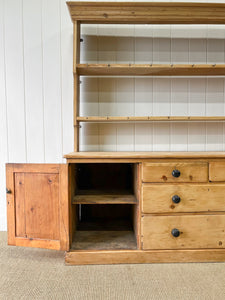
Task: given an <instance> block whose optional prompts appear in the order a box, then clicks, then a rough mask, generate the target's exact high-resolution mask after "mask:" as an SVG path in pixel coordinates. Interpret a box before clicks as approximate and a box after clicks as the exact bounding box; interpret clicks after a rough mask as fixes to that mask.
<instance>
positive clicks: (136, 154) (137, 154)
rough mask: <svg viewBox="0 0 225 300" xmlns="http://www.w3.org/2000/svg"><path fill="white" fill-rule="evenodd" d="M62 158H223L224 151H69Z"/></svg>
mask: <svg viewBox="0 0 225 300" xmlns="http://www.w3.org/2000/svg"><path fill="white" fill-rule="evenodd" d="M64 158H67V159H68V160H70V159H71V160H73V159H75V160H82V159H84V160H85V161H87V160H89V161H91V160H92V159H95V160H97V159H99V160H100V161H101V162H104V161H105V160H121V159H123V160H125V159H128V160H129V161H130V160H132V159H135V160H137V161H139V160H143V159H155V158H156V159H161V158H171V159H179V158H184V159H185V158H187V159H188V158H191V159H207V158H225V152H222V151H218V152H217V151H213V152H209V151H199V152H198V151H195V152H193V151H190V152H188V151H184V152H180V151H179V152H178V151H177V152H175V151H164V152H162V151H155V152H153V151H152V152H151V151H133V152H125V151H124V152H119V151H118V152H88V151H87V152H86V151H83V152H71V153H68V154H66V155H64Z"/></svg>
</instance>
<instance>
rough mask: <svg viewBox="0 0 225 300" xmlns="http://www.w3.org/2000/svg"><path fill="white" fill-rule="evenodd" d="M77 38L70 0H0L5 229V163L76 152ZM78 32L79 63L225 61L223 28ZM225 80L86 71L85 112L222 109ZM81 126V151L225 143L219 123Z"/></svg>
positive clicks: (0, 223) (2, 209)
mask: <svg viewBox="0 0 225 300" xmlns="http://www.w3.org/2000/svg"><path fill="white" fill-rule="evenodd" d="M142 1H143V0H142ZM163 1H165V0H163ZM152 2H157V1H152ZM168 2H176V1H168ZM183 2H215V1H213V0H212V1H199V0H198V1H193V0H191V1H187V0H186V1H183ZM216 2H222V3H225V0H223V1H222V0H221V1H216ZM72 35H73V28H72V23H71V20H70V16H69V12H68V9H67V7H66V4H65V0H0V230H6V199H5V163H6V162H21V163H31V162H33V163H38V162H39V163H62V162H65V161H64V160H63V154H66V153H69V152H71V151H72V150H73V101H72V99H73V76H72ZM81 35H82V38H83V42H82V43H81V62H87V63H98V62H105V63H145V62H148V63H171V64H172V63H225V26H221V25H218V26H215V25H210V26H209V25H208V26H207V25H198V26H197V25H196V26H195V25H190V26H186V25H161V26H157V25H130V26H128V25H123V26H121V25H83V26H82V34H81ZM224 84H225V81H224V78H221V77H218V78H215V77H214V78H212V77H210V78H206V77H198V78H194V77H182V78H177V77H172V78H169V77H160V78H159V77H98V78H97V77H82V78H81V84H80V88H81V106H80V114H81V115H82V116H88V115H92V116H104V115H113V116H130V115H135V116H151V115H152V116H157V115H201V116H208V115H213V116H216V115H225V93H224ZM80 133H81V139H80V142H81V143H80V150H81V151H207V150H211V151H224V150H225V134H224V133H225V124H224V123H219V122H210V123H204V122H192V123H185V122H179V123H169V124H168V123H163V122H161V123H160V122H159V123H131V124H126V123H121V124H118V123H116V124H113V123H110V124H82V128H81V129H80Z"/></svg>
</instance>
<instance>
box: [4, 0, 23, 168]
mask: <svg viewBox="0 0 225 300" xmlns="http://www.w3.org/2000/svg"><path fill="white" fill-rule="evenodd" d="M4 4H5V7H4V14H5V17H4V21H5V26H4V28H5V34H4V36H5V66H6V73H5V81H6V99H7V116H8V119H7V126H8V146H9V148H8V151H9V156H8V159H9V161H13V162H26V159H27V156H26V130H25V120H26V118H25V104H24V60H23V26H22V23H23V11H22V1H21V0H18V1H13V0H7V1H4Z"/></svg>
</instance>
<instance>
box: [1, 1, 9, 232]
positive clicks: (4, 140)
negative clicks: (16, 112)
mask: <svg viewBox="0 0 225 300" xmlns="http://www.w3.org/2000/svg"><path fill="white" fill-rule="evenodd" d="M4 36H5V32H4V3H3V1H0V231H1V230H5V229H6V194H5V185H6V182H5V164H4V162H5V161H7V160H8V137H7V133H8V130H7V98H6V89H5V85H6V82H5V49H4Z"/></svg>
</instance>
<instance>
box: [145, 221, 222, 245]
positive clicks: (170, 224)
mask: <svg viewBox="0 0 225 300" xmlns="http://www.w3.org/2000/svg"><path fill="white" fill-rule="evenodd" d="M141 225H142V229H141V230H142V242H143V249H144V250H147V249H198V248H224V247H225V215H183V216H144V217H142V224H141ZM175 229H176V230H175ZM172 233H173V234H174V236H173V234H172ZM178 234H179V236H177V237H175V236H176V235H178Z"/></svg>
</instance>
